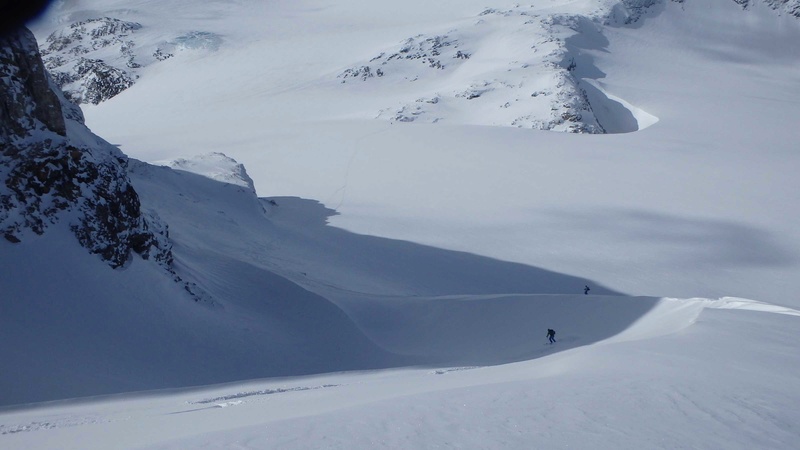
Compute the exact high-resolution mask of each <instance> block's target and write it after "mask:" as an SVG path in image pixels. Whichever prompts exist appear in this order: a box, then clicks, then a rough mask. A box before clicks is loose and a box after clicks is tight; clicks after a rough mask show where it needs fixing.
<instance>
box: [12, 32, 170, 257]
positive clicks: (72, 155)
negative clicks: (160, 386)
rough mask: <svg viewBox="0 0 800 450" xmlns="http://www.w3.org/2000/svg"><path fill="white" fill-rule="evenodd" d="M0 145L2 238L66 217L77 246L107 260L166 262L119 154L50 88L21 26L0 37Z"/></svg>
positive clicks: (166, 248)
mask: <svg viewBox="0 0 800 450" xmlns="http://www.w3.org/2000/svg"><path fill="white" fill-rule="evenodd" d="M71 131H72V132H71ZM73 134H74V136H73ZM86 136H89V138H87V137H86ZM0 144H2V146H1V147H0V180H2V183H0V234H2V235H3V236H4V237H5V239H6V240H8V241H10V242H20V241H22V240H23V239H24V236H25V234H26V233H28V232H33V233H36V234H42V233H44V232H45V230H46V229H47V227H48V225H50V224H54V223H56V222H59V221H61V220H68V221H69V224H70V228H71V229H72V231H73V232H74V233H75V236H76V237H77V239H78V240H79V242H80V243H81V245H83V246H84V247H86V248H87V249H88V250H89V251H90V252H91V253H95V254H97V255H99V256H100V257H101V258H102V259H103V260H105V261H106V262H107V263H108V264H109V265H110V266H112V267H115V268H116V267H120V266H122V265H123V264H125V262H126V261H127V260H128V258H129V257H130V255H131V253H132V252H135V253H138V254H139V255H141V256H142V257H143V258H145V259H148V258H153V259H155V260H156V261H158V262H159V263H160V264H162V265H163V266H164V267H165V268H169V265H170V263H171V261H172V254H171V247H170V243H169V240H168V238H167V232H166V225H165V224H163V223H160V222H159V220H158V219H157V217H155V216H152V215H151V216H150V217H145V216H144V215H143V214H142V212H141V205H140V203H139V197H138V195H137V194H136V191H135V190H134V189H133V187H132V186H131V184H130V180H129V179H128V175H127V173H126V165H127V158H126V157H125V155H123V154H122V153H121V152H119V151H118V150H117V149H116V148H115V147H113V146H111V145H110V144H108V143H106V142H105V141H103V140H101V139H99V138H97V137H96V136H94V135H92V134H91V133H90V132H89V131H88V129H86V128H85V126H84V125H83V116H82V114H81V112H80V109H78V108H77V107H76V106H75V105H72V104H70V103H69V102H67V101H66V100H65V99H64V98H63V96H62V95H61V93H60V92H59V91H58V90H57V88H55V89H54V86H53V85H52V83H51V80H50V78H49V76H48V75H47V72H46V71H45V69H44V65H43V63H42V59H41V56H40V54H39V52H38V49H37V45H36V41H35V39H34V37H33V34H32V33H31V32H30V31H28V30H26V29H21V30H19V31H18V32H16V33H11V34H9V35H7V36H5V37H2V38H0Z"/></svg>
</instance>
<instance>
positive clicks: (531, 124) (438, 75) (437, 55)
mask: <svg viewBox="0 0 800 450" xmlns="http://www.w3.org/2000/svg"><path fill="white" fill-rule="evenodd" d="M579 25H582V22H579V18H575V17H570V16H567V15H550V14H541V13H538V12H537V10H536V9H534V8H533V6H532V5H531V6H518V7H516V8H514V9H510V10H499V9H486V10H484V11H482V12H481V13H480V14H478V15H477V16H476V17H474V18H473V19H471V20H470V22H469V23H465V24H463V25H462V26H460V27H458V28H454V29H450V30H446V31H444V32H441V33H436V34H420V35H417V36H413V37H409V38H408V39H406V40H405V41H403V42H402V43H401V44H400V46H399V47H396V48H392V49H386V50H383V51H380V52H379V53H378V54H377V55H376V56H374V57H373V58H371V59H370V60H368V61H364V62H359V63H356V64H354V65H353V67H351V68H348V69H345V70H344V71H342V72H341V73H339V75H338V78H339V79H340V80H341V83H348V82H349V83H353V82H368V83H377V84H380V86H381V87H382V88H383V89H386V90H393V89H396V87H397V86H398V85H402V84H406V85H409V86H405V87H404V86H401V89H402V91H403V92H406V93H407V94H406V95H408V96H411V99H410V100H406V101H401V102H400V104H399V105H398V106H394V107H387V108H385V109H382V110H381V111H379V112H378V113H377V117H379V118H384V119H388V120H390V121H399V122H412V121H421V122H431V123H435V122H440V121H443V122H448V123H459V122H467V123H473V124H479V125H495V126H498V125H499V126H513V127H520V128H533V129H540V130H553V131H567V132H572V133H605V132H606V130H605V129H604V128H603V126H602V124H600V123H599V122H598V120H597V117H596V116H595V114H594V112H593V110H592V106H591V104H590V102H589V100H588V98H587V94H586V91H585V90H584V88H583V87H582V85H581V81H580V77H579V76H578V74H579V73H580V72H576V69H577V66H576V63H575V56H574V54H573V53H574V50H573V49H571V48H570V47H569V46H568V43H567V39H568V38H569V37H570V36H571V35H572V34H575V33H578V32H581V30H580V29H579V28H578V27H579ZM353 89H357V88H353ZM371 89H375V88H371Z"/></svg>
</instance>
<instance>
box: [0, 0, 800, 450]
mask: <svg viewBox="0 0 800 450" xmlns="http://www.w3.org/2000/svg"><path fill="white" fill-rule="evenodd" d="M490 3H491V2H490ZM638 5H652V7H650V8H649V9H647V8H646V9H640V8H637V6H638ZM488 10H492V11H491V12H487V11H488ZM484 13H485V14H484ZM522 13H524V14H522ZM103 15H110V16H115V17H116V16H120V17H121V18H124V19H125V20H129V21H135V22H137V23H141V24H142V28H141V29H140V30H138V31H137V39H138V40H139V41H137V42H138V43H137V45H140V46H142V47H143V48H144V47H146V46H147V45H153V44H157V43H158V42H161V41H163V40H167V39H168V38H169V39H172V38H171V37H170V36H175V35H183V36H218V37H219V40H218V41H214V42H215V45H212V46H208V45H205V46H204V45H194V44H196V42H194V43H193V42H186V43H185V44H186V45H184V46H183V47H181V49H178V50H176V55H175V56H174V57H172V58H169V59H167V60H165V61H160V62H157V63H155V62H154V63H153V64H150V65H148V66H146V67H144V68H142V69H141V70H140V72H139V74H140V75H141V77H140V78H139V79H138V80H137V81H136V84H135V85H134V86H133V87H131V88H130V89H128V90H126V91H124V92H123V93H122V94H120V95H119V96H117V97H114V98H112V99H111V100H109V101H107V102H104V103H101V104H99V105H96V106H89V107H85V108H84V111H85V114H86V117H87V124H88V126H89V127H90V128H91V129H92V131H94V132H95V133H97V134H98V135H100V136H102V137H103V138H105V139H107V140H108V141H109V142H112V143H114V144H117V145H119V146H120V149H121V150H122V151H123V152H125V153H126V154H128V155H130V156H131V157H134V158H137V159H140V160H143V161H145V162H149V163H153V164H158V165H167V166H170V167H157V166H155V165H148V164H143V163H138V162H135V161H133V162H132V163H131V169H130V176H131V180H132V182H133V185H134V186H135V188H136V190H137V192H138V193H139V195H140V197H141V201H142V204H143V206H144V207H145V209H147V210H148V211H150V212H152V213H154V214H158V216H160V217H161V218H162V219H163V220H164V222H166V223H167V224H169V227H170V228H169V232H170V237H171V239H172V241H173V244H174V253H175V270H176V272H177V273H178V274H179V275H180V276H181V277H182V279H183V280H185V281H186V282H189V283H194V286H196V288H197V290H198V291H199V292H203V293H204V297H203V298H204V299H205V300H204V301H200V302H193V301H192V299H191V298H190V296H189V295H187V294H186V293H184V292H183V291H182V289H181V286H180V285H179V284H175V283H173V282H172V280H170V279H169V278H168V277H164V274H163V273H161V272H159V271H158V270H157V268H156V267H151V266H150V265H149V264H148V263H147V262H145V261H141V260H139V259H136V258H134V259H133V260H132V261H131V262H130V263H129V264H128V265H127V266H126V267H125V268H123V269H122V270H117V271H111V270H110V269H109V268H108V267H107V266H105V265H103V264H102V263H101V262H100V261H98V260H97V259H96V258H94V257H92V256H91V255H88V254H86V252H85V250H83V249H81V248H80V247H79V246H78V245H77V243H73V241H71V240H70V239H69V238H68V237H67V235H68V232H67V230H63V229H60V228H58V227H54V228H53V230H52V231H50V232H48V234H46V235H45V236H43V237H41V238H33V239H29V240H26V241H24V242H23V243H21V244H17V245H12V244H10V243H8V242H5V241H3V242H0V255H2V258H0V263H2V270H0V286H2V289H3V291H2V301H0V308H2V309H1V310H0V342H3V344H1V345H0V360H1V361H3V371H2V373H0V387H1V388H2V389H0V404H3V405H6V406H3V408H2V409H0V447H2V448H30V449H49V448H58V449H69V448H81V449H83V448H149V449H152V448H159V449H185V448H250V449H263V448H281V449H284V448H298V449H300V448H393V449H394V448H448V447H452V448H520V449H522V448H525V449H528V448H546V449H549V448H579V449H643V448H661V449H673V448H720V449H722V448H724V449H748V450H749V449H796V448H797V443H798V442H800V429H798V427H797V424H798V423H800V413H798V412H797V411H798V410H797V406H796V405H798V404H800V378H799V377H798V376H797V374H798V373H800V344H798V342H797V334H798V330H800V317H798V316H800V311H798V310H799V309H800V297H798V295H797V294H796V293H795V292H796V288H795V286H794V285H795V284H796V278H797V274H798V273H800V270H799V269H800V267H799V264H798V262H799V261H800V229H798V227H797V226H796V224H797V223H800V209H799V208H798V205H800V202H799V201H800V197H799V196H800V181H798V177H797V171H798V168H800V154H798V152H797V149H798V142H800V129H798V127H797V123H796V122H797V117H800V89H798V86H800V46H798V45H796V43H797V42H800V20H798V19H797V18H796V17H794V16H791V15H789V14H779V13H778V12H776V11H774V10H773V9H771V8H769V7H768V6H767V4H766V3H765V2H758V1H756V2H749V3H748V7H747V8H746V9H743V8H742V7H741V6H740V5H739V4H737V3H736V2H734V1H732V0H707V1H694V0H686V1H685V2H680V3H679V2H673V1H655V2H651V1H625V2H615V1H612V0H579V1H561V0H553V1H547V2H531V3H518V2H511V1H504V0H497V1H494V2H493V3H491V4H487V3H486V2H485V1H484V0H481V1H480V2H479V1H477V0H462V1H455V0H453V1H449V0H447V1H439V2H423V1H421V0H409V1H405V2H401V3H397V2H394V3H393V2H376V1H366V0H341V1H338V2H329V1H324V0H299V1H269V2H264V1H260V0H219V1H210V2H194V1H188V0H161V1H145V0H138V1H121V0H120V1H116V0H73V1H66V2H60V3H55V4H54V6H53V8H52V10H51V11H50V15H49V17H47V18H45V19H44V20H43V21H42V22H40V23H37V24H34V27H33V29H34V31H35V32H36V34H37V38H39V39H40V40H42V39H44V38H45V37H46V36H47V35H48V34H49V32H50V31H51V30H53V29H55V28H56V27H57V26H58V22H59V21H60V22H61V23H63V22H64V21H66V22H69V21H72V20H80V19H84V18H89V17H97V16H103ZM637 18H638V20H635V19H637ZM528 22H529V23H528ZM203 33H207V34H203ZM445 35H447V36H449V37H450V38H452V39H456V40H457V41H458V43H459V45H460V46H463V47H459V49H461V48H464V49H465V50H469V52H470V53H471V56H470V58H469V59H468V60H464V59H460V60H459V61H457V64H455V65H453V67H450V68H448V69H445V70H443V71H441V70H439V69H430V68H429V67H428V66H423V64H422V63H420V66H419V67H416V68H415V67H414V66H413V65H406V64H405V63H403V64H399V63H398V64H394V63H392V65H391V67H390V66H389V65H388V64H387V66H386V67H387V72H386V74H385V76H382V77H373V78H370V79H367V80H365V81H362V80H360V79H359V80H347V81H346V82H345V83H342V79H341V78H340V77H339V75H341V74H342V73H343V72H344V71H346V70H347V69H352V68H353V67H360V66H361V65H363V64H366V63H369V62H370V60H371V59H372V58H375V57H377V56H378V55H379V54H381V53H382V52H386V53H387V55H389V54H390V53H389V52H392V51H397V50H398V49H399V48H401V47H402V46H403V45H404V43H405V42H408V41H407V39H409V38H415V37H420V38H419V39H418V40H416V41H414V42H419V41H420V40H422V41H424V40H425V39H427V38H429V37H434V36H445ZM182 42H183V41H182ZM426 45H427V44H426ZM415 48H416V47H415ZM451 50H452V48H449V47H448V48H447V49H445V50H442V54H445V53H446V52H451ZM534 50H536V52H534ZM447 54H448V55H450V53H447ZM387 58H388V56H387ZM559 58H566V59H559ZM570 58H571V59H570ZM571 62H574V63H575V66H574V67H572V68H570V65H571ZM550 63H557V64H555V65H553V64H550ZM373 64H374V62H373ZM389 69H391V70H392V72H391V73H390V72H389ZM450 69H452V70H450ZM437 70H438V71H437ZM565 73H566V75H565ZM554 74H556V75H557V74H561V75H559V76H556V75H554ZM561 76H567V78H563V77H561ZM414 77H417V78H416V79H415V78H414ZM570 77H571V78H570ZM406 78H408V79H406ZM412 80H413V81H412ZM570 83H572V84H570ZM573 88H574V89H573ZM559 89H560V90H562V91H564V92H573V93H574V92H579V91H581V90H584V91H585V95H586V97H587V98H588V100H589V102H590V103H591V104H592V105H593V110H592V116H593V117H594V118H595V119H596V120H597V122H598V123H599V124H601V125H602V126H603V128H604V129H605V131H607V132H608V134H604V135H597V134H572V133H567V132H563V131H566V130H564V129H563V128H564V127H562V126H560V125H559V126H553V127H552V130H551V131H542V130H536V129H531V128H535V127H536V124H540V123H541V122H546V119H547V118H548V117H550V116H549V114H550V113H551V109H550V107H549V106H548V104H547V103H540V101H541V100H542V99H543V98H555V97H558V95H559V94H558V92H561V91H560V90H559ZM570 89H572V90H570ZM463 93H467V96H469V95H471V94H480V95H479V96H477V97H473V98H471V99H467V98H466V97H459V96H458V95H460V94H463ZM534 93H536V94H537V95H536V96H533V94H534ZM548 96H550V97H548ZM434 98H438V99H439V100H437V101H435V102H434V101H433V99H434ZM569 98H571V97H564V99H566V100H564V101H567V100H568V99H569ZM515 99H519V101H515ZM417 100H421V101H420V102H417ZM506 103H508V106H506V105H505V104H506ZM519 105H523V106H522V107H520V106H519ZM417 106H420V109H416V108H417ZM523 109H524V110H525V111H528V113H526V114H528V115H530V117H529V118H528V119H526V121H523V122H520V124H521V125H524V126H521V127H517V126H514V125H512V124H510V123H509V121H510V120H512V119H513V118H518V117H521V116H520V114H521V113H520V111H522V110H523ZM398 111H399V112H400V113H398ZM414 113H418V114H414ZM403 115H405V116H403ZM401 116H403V117H410V116H414V117H417V118H416V119H414V120H413V121H412V122H410V123H409V122H407V121H405V120H404V119H402V120H401V118H400V117H401ZM434 119H441V120H434ZM587 120H588V119H587ZM561 125H563V124H561ZM194 155H201V156H199V157H197V156H194ZM245 168H246V170H245ZM258 197H261V198H258ZM584 286H589V287H590V288H591V291H590V293H589V295H583V288H584ZM547 328H554V329H555V330H556V332H557V335H556V339H557V340H558V342H557V343H556V344H555V345H552V346H551V345H548V344H547V343H546V342H547V339H546V338H545V333H546V330H547ZM264 377H269V378H264ZM279 377H280V378H279ZM245 379H250V381H237V380H245ZM219 383H227V384H219ZM203 385H204V386H203ZM201 386H202V387H201ZM154 389H159V390H154ZM135 391H144V392H138V393H137V392H135ZM106 394H114V395H106ZM92 395H104V396H101V397H94V398H82V399H71V400H69V399H67V398H72V397H86V396H92ZM64 399H67V400H64ZM44 400H58V401H53V402H47V403H34V402H41V401H44ZM9 405H16V406H9Z"/></svg>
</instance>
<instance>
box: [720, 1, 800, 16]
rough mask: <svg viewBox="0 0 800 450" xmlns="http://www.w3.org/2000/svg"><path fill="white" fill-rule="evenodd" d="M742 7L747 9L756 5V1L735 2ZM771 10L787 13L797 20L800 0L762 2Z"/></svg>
mask: <svg viewBox="0 0 800 450" xmlns="http://www.w3.org/2000/svg"><path fill="white" fill-rule="evenodd" d="M733 1H735V2H736V3H738V4H740V5H742V8H745V9H747V8H748V7H749V6H750V5H752V4H753V3H755V1H756V0H733ZM762 1H763V2H764V3H766V4H767V6H769V7H770V8H772V9H774V10H775V11H778V12H779V13H786V14H789V15H792V16H795V17H797V18H800V0H762Z"/></svg>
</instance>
